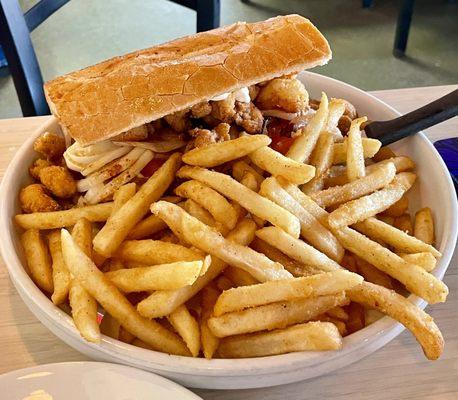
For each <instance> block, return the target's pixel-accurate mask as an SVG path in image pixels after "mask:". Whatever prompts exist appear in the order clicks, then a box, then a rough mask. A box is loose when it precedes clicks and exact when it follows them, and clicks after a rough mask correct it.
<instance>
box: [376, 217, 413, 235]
mask: <svg viewBox="0 0 458 400" xmlns="http://www.w3.org/2000/svg"><path fill="white" fill-rule="evenodd" d="M382 221H383V219H382ZM385 222H386V221H385ZM392 225H393V226H394V227H395V228H397V229H399V230H401V231H403V232H405V233H407V234H409V235H412V234H413V225H412V219H411V217H410V214H403V215H401V216H399V217H397V218H395V219H394V220H393V223H392Z"/></svg>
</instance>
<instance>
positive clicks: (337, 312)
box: [326, 299, 348, 321]
mask: <svg viewBox="0 0 458 400" xmlns="http://www.w3.org/2000/svg"><path fill="white" fill-rule="evenodd" d="M347 301H348V299H347ZM342 305H345V304H342ZM326 314H327V315H329V316H330V317H333V318H336V319H340V320H342V321H347V320H348V313H347V312H346V311H345V310H344V309H343V307H342V306H341V305H338V306H335V307H332V308H331V309H329V310H327V311H326Z"/></svg>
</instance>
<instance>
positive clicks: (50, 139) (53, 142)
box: [33, 132, 65, 160]
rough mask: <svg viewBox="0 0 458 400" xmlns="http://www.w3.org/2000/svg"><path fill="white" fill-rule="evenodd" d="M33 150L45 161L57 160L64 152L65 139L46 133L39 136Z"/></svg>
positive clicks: (55, 134)
mask: <svg viewBox="0 0 458 400" xmlns="http://www.w3.org/2000/svg"><path fill="white" fill-rule="evenodd" d="M33 149H34V150H35V151H36V152H37V153H40V154H41V155H42V156H43V157H44V158H46V159H47V160H57V159H59V158H61V157H62V155H63V154H64V151H65V139H64V138H63V137H62V136H61V135H58V134H57V133H51V132H46V133H44V134H43V135H41V136H39V137H38V138H37V140H35V143H34V144H33Z"/></svg>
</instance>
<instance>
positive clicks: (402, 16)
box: [393, 0, 415, 57]
mask: <svg viewBox="0 0 458 400" xmlns="http://www.w3.org/2000/svg"><path fill="white" fill-rule="evenodd" d="M414 5H415V0H403V1H402V4H401V9H400V10H399V15H398V22H397V25H396V36H395V38H394V48H393V54H394V56H395V57H402V56H403V55H404V54H405V51H406V48H407V39H408V38H409V30H410V23H411V22H412V14H413V7H414Z"/></svg>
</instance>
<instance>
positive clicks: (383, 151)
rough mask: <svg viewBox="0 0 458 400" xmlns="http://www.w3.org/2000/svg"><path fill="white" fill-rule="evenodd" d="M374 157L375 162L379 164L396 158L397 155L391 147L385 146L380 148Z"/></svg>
mask: <svg viewBox="0 0 458 400" xmlns="http://www.w3.org/2000/svg"><path fill="white" fill-rule="evenodd" d="M373 157H374V161H375V162H379V161H383V160H386V159H388V158H393V157H396V154H395V152H394V151H393V150H391V149H390V148H389V147H387V146H383V147H381V148H380V150H379V151H377V153H376V154H374V156H373Z"/></svg>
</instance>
